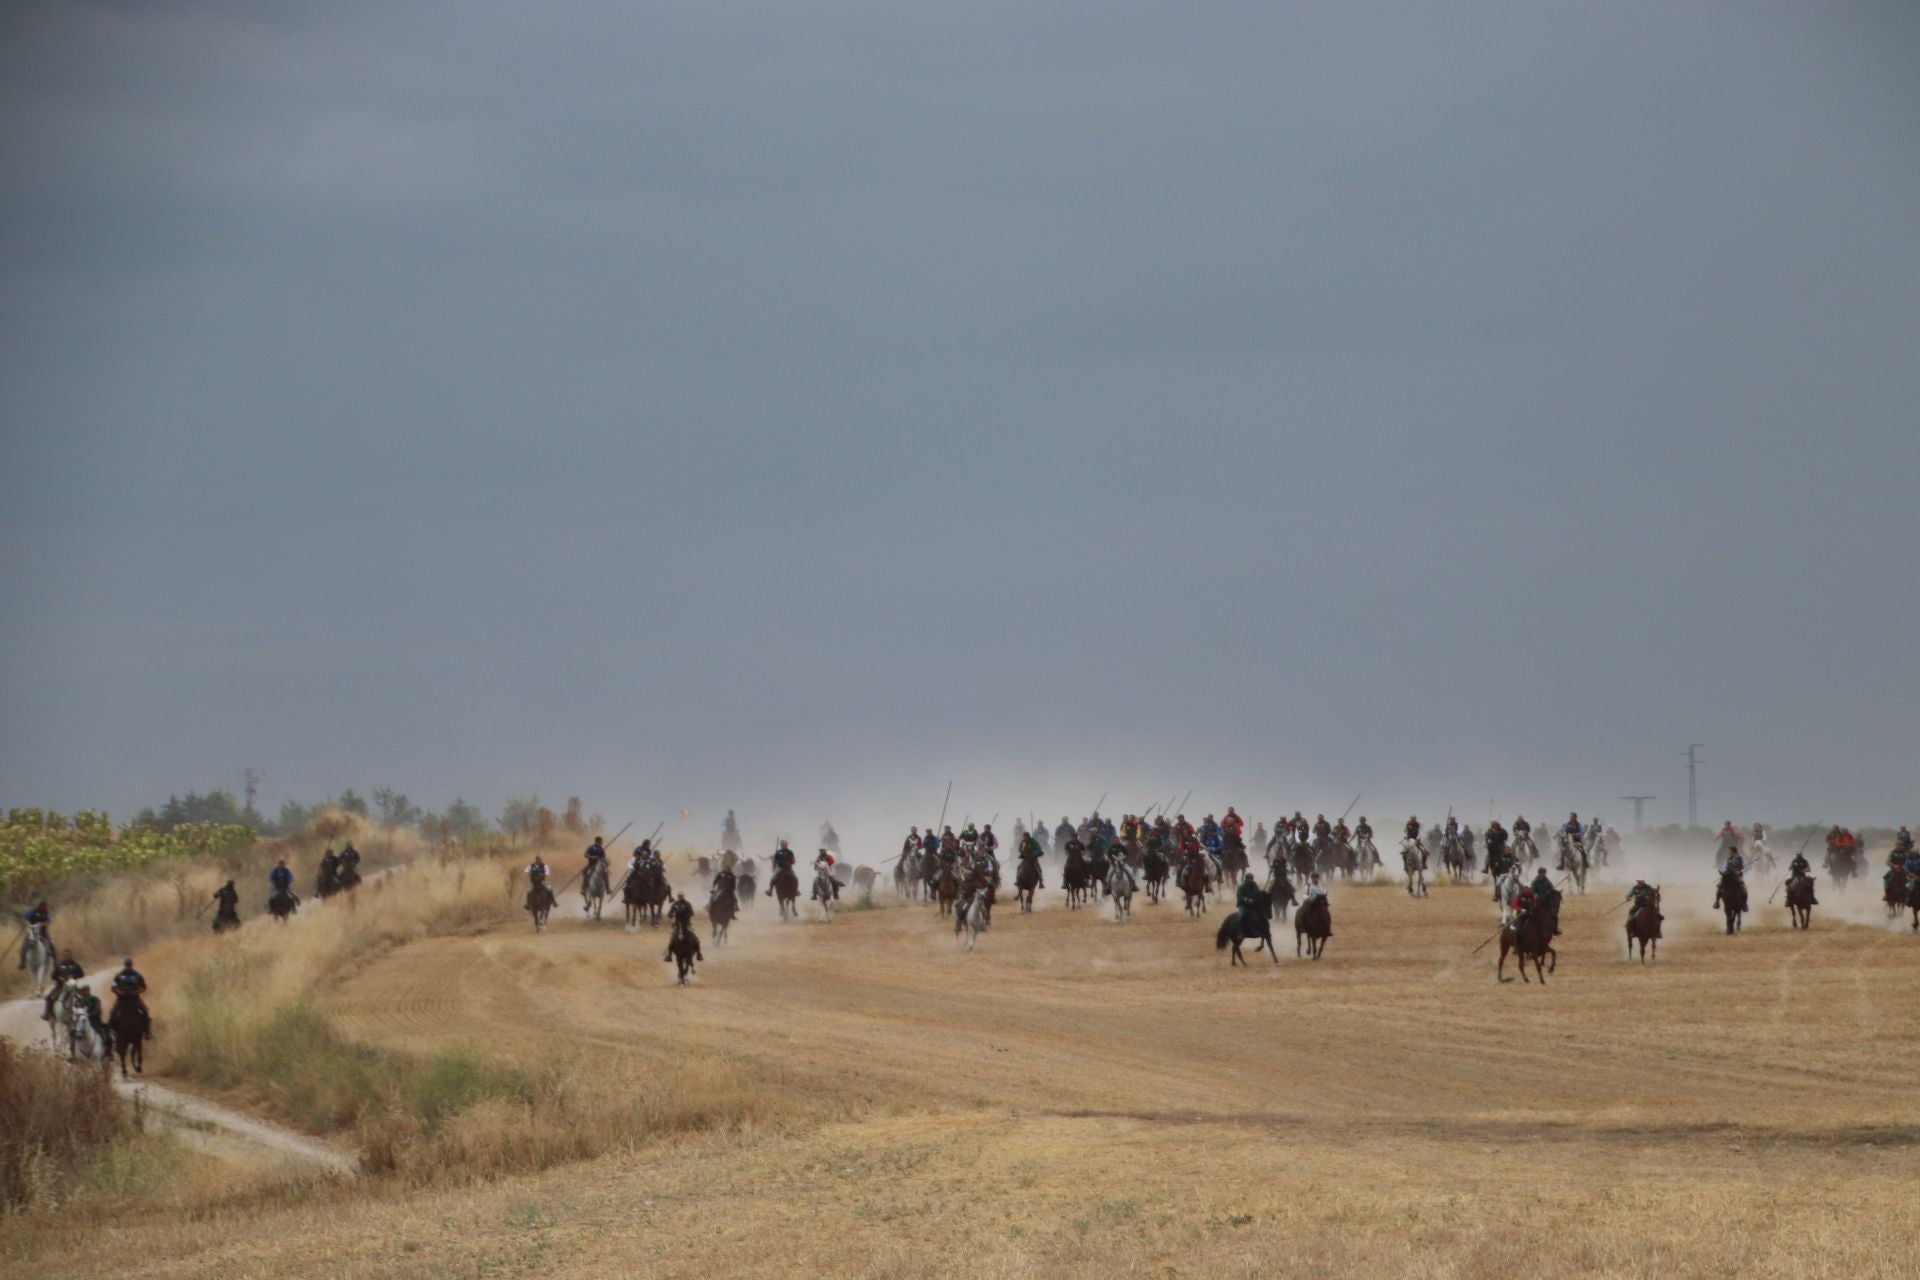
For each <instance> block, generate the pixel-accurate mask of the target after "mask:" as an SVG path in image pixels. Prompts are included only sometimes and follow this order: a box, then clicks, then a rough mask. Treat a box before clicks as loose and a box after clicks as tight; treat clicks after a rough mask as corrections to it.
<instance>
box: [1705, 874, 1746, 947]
mask: <svg viewBox="0 0 1920 1280" xmlns="http://www.w3.org/2000/svg"><path fill="white" fill-rule="evenodd" d="M1713 904H1714V905H1715V906H1717V907H1719V908H1720V909H1721V910H1722V911H1723V912H1725V913H1726V916H1727V932H1728V933H1730V934H1731V933H1738V932H1740V917H1741V916H1744V915H1745V914H1747V881H1746V877H1744V876H1742V875H1741V874H1740V873H1739V872H1738V871H1735V870H1734V869H1733V868H1731V867H1728V868H1726V869H1725V870H1723V871H1721V873H1720V888H1719V889H1718V890H1717V891H1716V892H1715V893H1714V895H1713Z"/></svg>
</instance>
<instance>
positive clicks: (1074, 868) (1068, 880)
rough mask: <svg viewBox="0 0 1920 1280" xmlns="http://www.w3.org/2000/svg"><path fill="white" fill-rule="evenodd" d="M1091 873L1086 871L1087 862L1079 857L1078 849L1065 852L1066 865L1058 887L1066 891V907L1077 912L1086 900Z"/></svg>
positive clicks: (1061, 873) (1091, 877)
mask: <svg viewBox="0 0 1920 1280" xmlns="http://www.w3.org/2000/svg"><path fill="white" fill-rule="evenodd" d="M1092 879H1093V873H1092V872H1091V871H1089V870H1088V869H1087V860H1086V859H1085V858H1083V857H1081V856H1080V851H1079V850H1078V849H1071V850H1068V852H1067V864H1066V866H1065V867H1064V868H1063V869H1062V870H1061V872H1060V887H1061V888H1062V889H1065V890H1066V891H1067V907H1068V908H1069V909H1070V910H1073V911H1078V910H1079V909H1080V908H1081V906H1082V905H1083V904H1085V902H1086V900H1087V887H1088V886H1089V885H1090V884H1091V883H1092Z"/></svg>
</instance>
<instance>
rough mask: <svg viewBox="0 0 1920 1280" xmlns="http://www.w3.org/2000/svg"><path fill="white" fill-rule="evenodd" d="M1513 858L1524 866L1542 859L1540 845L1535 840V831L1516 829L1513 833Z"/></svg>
mask: <svg viewBox="0 0 1920 1280" xmlns="http://www.w3.org/2000/svg"><path fill="white" fill-rule="evenodd" d="M1513 860H1514V861H1515V862H1517V863H1519V864H1521V865H1522V866H1527V867H1530V866H1532V865H1533V864H1534V863H1536V862H1538V861H1540V846H1539V845H1537V844H1535V843H1534V842H1533V832H1531V831H1516V832H1514V834H1513Z"/></svg>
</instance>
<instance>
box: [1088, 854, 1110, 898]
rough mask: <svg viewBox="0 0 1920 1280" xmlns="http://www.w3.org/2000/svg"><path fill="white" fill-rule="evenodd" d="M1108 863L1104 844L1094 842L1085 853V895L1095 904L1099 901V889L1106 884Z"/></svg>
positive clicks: (1108, 859)
mask: <svg viewBox="0 0 1920 1280" xmlns="http://www.w3.org/2000/svg"><path fill="white" fill-rule="evenodd" d="M1110 862H1111V859H1110V858H1108V856H1107V846H1106V845H1104V844H1101V843H1098V842H1096V843H1095V844H1094V846H1093V847H1092V849H1090V850H1089V851H1088V852H1087V894H1088V896H1089V897H1090V898H1091V899H1092V900H1093V901H1095V902H1098V901H1099V900H1100V889H1101V886H1103V885H1104V884H1105V883H1106V880H1107V867H1108V865H1109V863H1110Z"/></svg>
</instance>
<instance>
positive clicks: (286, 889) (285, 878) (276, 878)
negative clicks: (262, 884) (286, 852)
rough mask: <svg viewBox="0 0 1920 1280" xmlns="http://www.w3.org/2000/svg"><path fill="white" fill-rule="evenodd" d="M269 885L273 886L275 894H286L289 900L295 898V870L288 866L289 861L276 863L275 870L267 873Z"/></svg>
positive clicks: (284, 860)
mask: <svg viewBox="0 0 1920 1280" xmlns="http://www.w3.org/2000/svg"><path fill="white" fill-rule="evenodd" d="M267 883H268V884H270V885H272V886H273V892H274V893H275V894H281V893H284V894H286V895H287V896H288V897H289V898H291V897H293V896H294V893H293V869H292V868H291V867H289V866H287V860H286V859H285V858H282V859H280V861H278V862H276V863H274V864H273V870H271V871H269V872H267ZM269 896H272V895H269Z"/></svg>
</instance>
